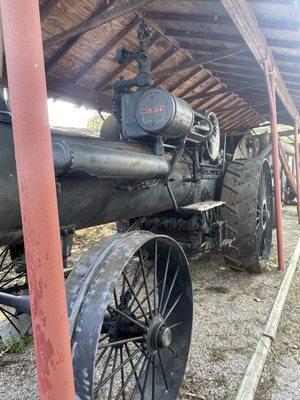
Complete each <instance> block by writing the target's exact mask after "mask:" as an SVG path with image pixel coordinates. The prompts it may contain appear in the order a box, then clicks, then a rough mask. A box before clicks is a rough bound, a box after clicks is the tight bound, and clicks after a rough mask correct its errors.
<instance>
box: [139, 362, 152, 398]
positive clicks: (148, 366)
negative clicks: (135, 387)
mask: <svg viewBox="0 0 300 400" xmlns="http://www.w3.org/2000/svg"><path fill="white" fill-rule="evenodd" d="M150 365H151V360H150V359H148V364H147V367H146V375H145V379H144V386H143V391H142V396H141V400H144V399H145V393H146V389H147V382H148V376H149V371H150Z"/></svg>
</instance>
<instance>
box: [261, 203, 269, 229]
mask: <svg viewBox="0 0 300 400" xmlns="http://www.w3.org/2000/svg"><path fill="white" fill-rule="evenodd" d="M269 218H270V211H269V210H268V209H267V204H266V202H264V203H263V206H262V213H261V224H262V228H263V229H265V228H266V225H267V222H268V221H269Z"/></svg>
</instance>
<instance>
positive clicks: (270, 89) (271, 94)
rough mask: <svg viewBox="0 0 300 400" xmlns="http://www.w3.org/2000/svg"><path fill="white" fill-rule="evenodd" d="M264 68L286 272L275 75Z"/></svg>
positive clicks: (278, 226) (279, 243) (279, 237)
mask: <svg viewBox="0 0 300 400" xmlns="http://www.w3.org/2000/svg"><path fill="white" fill-rule="evenodd" d="M263 67H264V74H265V79H266V85H267V93H268V98H269V103H270V114H271V140H272V149H273V174H274V195H275V215H276V236H277V253H278V265H279V268H280V270H281V271H284V269H285V256H284V238H283V221H282V204H281V182H280V172H279V138H278V130H277V110H276V97H275V96H276V94H275V79H274V75H273V73H269V70H268V63H267V61H266V60H265V61H263Z"/></svg>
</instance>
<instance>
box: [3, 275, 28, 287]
mask: <svg viewBox="0 0 300 400" xmlns="http://www.w3.org/2000/svg"><path fill="white" fill-rule="evenodd" d="M25 275H26V272H21V273H20V274H19V275H17V276H14V277H13V278H10V279H7V280H6V281H4V282H5V283H4V285H1V286H0V290H1V289H3V288H4V287H5V286H7V285H8V284H9V283H11V282H13V281H15V280H17V279H21V278H23V277H24V276H25ZM2 283H3V282H2Z"/></svg>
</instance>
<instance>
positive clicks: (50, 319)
mask: <svg viewBox="0 0 300 400" xmlns="http://www.w3.org/2000/svg"><path fill="white" fill-rule="evenodd" d="M0 5H1V12H2V22H3V32H4V44H5V52H6V63H7V73H8V84H9V92H10V102H11V108H12V116H13V135H14V145H15V156H16V164H17V175H18V185H19V196H20V204H21V213H22V223H23V233H24V242H25V252H26V265H27V272H28V282H29V290H30V305H31V312H32V314H31V315H32V323H33V333H34V345H35V355H36V363H37V373H38V380H39V391H40V398H41V399H43V400H45V399H49V400H50V399H51V400H74V399H75V392H74V382H73V372H72V361H71V350H70V342H69V329H68V319H67V306H66V294H65V286H64V276H63V267H62V254H61V243H60V233H59V221H58V210H57V200H56V187H55V178H54V167H53V158H52V147H51V137H50V130H49V123H48V114H47V92H46V80H45V70H44V56H43V46H42V36H41V25H40V15H39V2H38V0H26V1H24V0H0Z"/></svg>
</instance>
